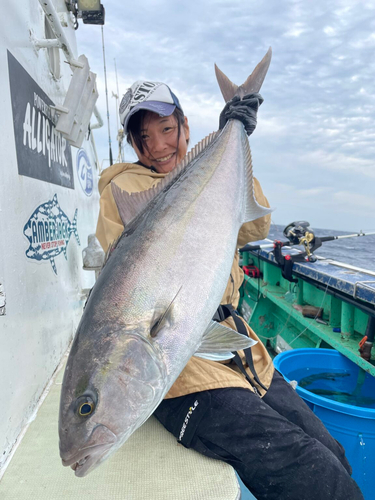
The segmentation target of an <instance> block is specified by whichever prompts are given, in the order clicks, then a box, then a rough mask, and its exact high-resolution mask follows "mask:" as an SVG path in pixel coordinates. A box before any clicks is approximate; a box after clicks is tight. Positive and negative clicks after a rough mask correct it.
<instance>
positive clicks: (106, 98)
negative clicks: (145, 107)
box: [102, 26, 113, 165]
mask: <svg viewBox="0 0 375 500" xmlns="http://www.w3.org/2000/svg"><path fill="white" fill-rule="evenodd" d="M102 46H103V64H104V81H105V100H106V103H107V124H108V144H109V163H110V164H111V165H112V164H113V157H112V147H111V145H112V141H111V128H110V124H109V106H108V88H107V67H106V64H105V50H104V30H103V26H102Z"/></svg>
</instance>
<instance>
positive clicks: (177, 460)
mask: <svg viewBox="0 0 375 500" xmlns="http://www.w3.org/2000/svg"><path fill="white" fill-rule="evenodd" d="M62 375H63V371H62V370H61V371H60V373H59V374H58V376H57V378H56V380H55V381H54V383H53V385H52V387H51V390H50V392H49V394H48V396H47V397H46V399H45V401H44V402H43V404H42V406H41V408H40V409H39V412H38V415H37V418H36V419H35V420H34V421H33V422H32V423H31V424H30V427H29V429H28V430H27V432H26V434H25V436H24V438H23V440H22V442H21V443H20V445H19V447H18V449H17V450H16V453H15V454H14V456H13V458H12V460H11V462H10V464H9V466H8V468H7V469H6V471H5V474H4V476H3V478H2V480H1V482H0V498H1V499H2V500H19V499H20V498H22V499H25V500H28V499H38V500H44V499H45V500H70V499H77V498H90V500H107V499H108V500H125V499H126V500H144V499H145V498H147V499H148V498H152V499H153V500H159V499H160V500H168V499H173V500H178V499H181V500H182V499H183V500H239V498H240V495H241V493H240V487H239V485H238V482H237V479H236V476H235V473H234V470H233V469H232V467H230V466H229V465H226V464H224V463H222V462H219V461H216V460H211V459H208V458H206V457H203V456H201V455H199V454H198V453H196V452H195V451H193V450H187V449H186V448H184V447H183V446H181V445H179V444H178V443H177V442H176V440H175V438H174V437H173V436H172V435H171V434H169V433H168V432H167V431H166V430H165V429H164V428H163V427H162V426H161V425H160V424H159V422H158V421H157V420H156V419H155V418H154V417H151V418H150V419H149V420H148V421H147V422H146V423H145V424H144V425H143V426H142V427H141V428H140V429H138V431H136V432H135V433H134V434H133V436H132V437H131V438H130V439H129V440H128V441H127V442H126V443H125V445H124V446H123V447H122V448H121V449H120V450H119V451H117V453H115V454H114V455H113V456H112V457H111V458H110V459H109V460H107V461H106V462H105V463H104V464H102V465H101V466H100V467H98V468H97V469H96V470H94V471H93V472H92V473H91V474H89V475H88V476H87V477H85V478H77V477H75V475H74V473H73V471H72V470H71V469H70V467H63V466H62V464H61V460H60V457H59V449H58V429H57V420H58V406H59V397H60V388H61V381H62ZM245 498H247V497H245Z"/></svg>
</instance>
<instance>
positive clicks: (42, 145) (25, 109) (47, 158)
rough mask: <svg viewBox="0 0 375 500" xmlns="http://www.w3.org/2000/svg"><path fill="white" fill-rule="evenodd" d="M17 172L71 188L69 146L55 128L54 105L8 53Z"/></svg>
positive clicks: (71, 166) (72, 184)
mask: <svg viewBox="0 0 375 500" xmlns="http://www.w3.org/2000/svg"><path fill="white" fill-rule="evenodd" d="M8 68H9V83H10V95H11V101H12V111H13V128H14V138H15V143H16V152H17V164H18V173H19V174H20V175H25V176H27V177H32V178H33V179H38V180H41V181H45V182H49V183H51V184H57V185H59V186H63V187H66V188H70V189H74V174H73V161H72V153H71V146H70V143H69V141H68V140H67V139H65V137H63V136H62V134H61V133H60V132H58V131H57V130H56V128H55V124H56V122H57V119H58V115H57V114H56V112H55V110H54V109H53V106H54V103H53V101H52V100H51V99H50V98H49V97H48V95H47V94H46V93H45V92H44V91H43V90H42V89H41V88H40V87H39V85H38V84H37V83H36V82H35V80H33V78H31V76H30V75H29V73H28V72H27V71H26V70H25V69H24V68H23V66H21V64H20V63H19V62H18V61H17V59H15V57H14V56H13V55H12V54H11V53H10V52H9V51H8Z"/></svg>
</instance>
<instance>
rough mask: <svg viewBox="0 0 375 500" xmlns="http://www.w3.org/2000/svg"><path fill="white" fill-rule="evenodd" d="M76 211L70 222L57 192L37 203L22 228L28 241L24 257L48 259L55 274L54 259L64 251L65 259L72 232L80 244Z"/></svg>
mask: <svg viewBox="0 0 375 500" xmlns="http://www.w3.org/2000/svg"><path fill="white" fill-rule="evenodd" d="M77 212H78V209H76V211H75V213H74V218H73V222H70V220H69V219H68V217H67V215H66V214H65V213H64V212H63V211H62V210H61V208H60V205H59V202H58V201H57V194H55V196H54V197H53V199H52V200H50V201H47V202H46V203H42V205H39V207H38V208H37V209H36V210H35V211H34V213H33V214H32V216H31V217H30V219H29V220H28V221H27V222H26V224H25V227H24V228H23V234H24V235H25V236H26V238H27V239H28V240H29V243H30V246H29V248H28V249H27V250H26V257H28V258H29V259H35V260H49V261H50V262H51V266H52V269H53V271H54V273H55V274H57V269H56V264H55V260H54V259H55V257H57V256H58V255H60V253H61V252H64V255H65V259H67V258H68V257H67V255H66V249H67V246H68V243H69V240H70V236H71V234H72V233H74V236H75V237H76V240H77V242H78V245H80V241H79V236H78V232H77Z"/></svg>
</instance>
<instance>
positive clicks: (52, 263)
mask: <svg viewBox="0 0 375 500" xmlns="http://www.w3.org/2000/svg"><path fill="white" fill-rule="evenodd" d="M49 261H50V262H51V266H52V269H53V272H54V273H55V274H56V275H57V268H56V263H55V259H54V258H53V257H50V259H49Z"/></svg>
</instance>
